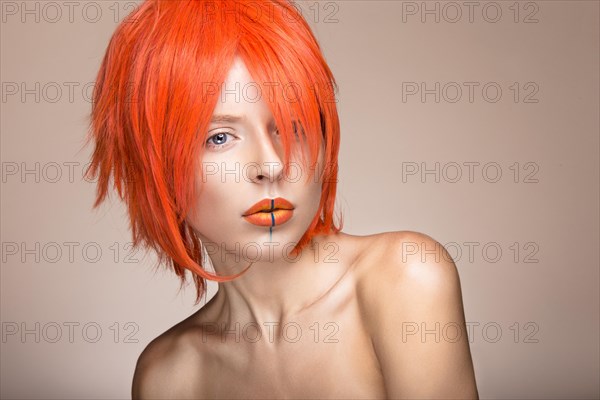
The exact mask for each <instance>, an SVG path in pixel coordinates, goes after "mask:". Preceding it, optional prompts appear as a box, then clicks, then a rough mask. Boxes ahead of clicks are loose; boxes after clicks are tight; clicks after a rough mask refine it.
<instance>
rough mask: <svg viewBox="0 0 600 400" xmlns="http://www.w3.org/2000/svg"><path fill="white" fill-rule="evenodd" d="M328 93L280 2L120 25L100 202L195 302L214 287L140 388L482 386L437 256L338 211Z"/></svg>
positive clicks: (151, 391) (157, 391)
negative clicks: (109, 205) (344, 219)
mask: <svg viewBox="0 0 600 400" xmlns="http://www.w3.org/2000/svg"><path fill="white" fill-rule="evenodd" d="M333 88H335V80H334V78H333V75H332V74H331V71H330V70H329V68H328V66H327V64H326V62H325V60H324V59H323V56H322V54H321V51H320V48H319V46H318V44H317V42H316V40H315V38H314V36H313V34H312V32H311V30H310V28H309V26H308V25H307V24H306V22H305V21H304V19H303V18H302V16H301V15H300V14H299V13H298V11H297V10H296V9H295V8H294V7H293V6H292V5H290V4H289V3H288V2H286V1H285V0H274V1H258V2H257V1H252V2H250V1H234V0H226V1H197V0H185V1H184V0H178V1H162V0H161V1H158V0H148V1H146V2H144V3H142V5H141V6H140V8H139V9H137V10H136V11H135V12H134V13H132V14H131V15H130V16H129V17H128V18H127V19H126V20H125V21H124V22H123V23H122V24H121V25H120V26H119V28H118V29H117V31H116V32H115V34H114V35H113V38H112V39H111V42H110V44H109V47H108V50H107V52H106V55H105V58H104V60H103V62H102V66H101V68H100V72H99V74H98V79H97V85H96V89H95V92H94V105H93V109H92V129H91V135H90V140H93V141H94V142H95V150H94V154H93V158H92V163H91V166H90V170H89V171H88V173H89V175H91V176H92V177H95V176H98V177H99V180H98V196H97V201H96V206H97V205H99V204H100V203H101V202H102V201H103V200H104V199H105V197H106V195H107V193H108V186H109V181H110V178H111V177H112V178H113V180H114V185H115V187H116V189H117V191H118V193H119V195H120V196H121V198H122V199H124V201H125V202H126V203H127V205H128V210H129V215H130V219H131V226H132V233H133V238H134V243H135V245H136V246H145V247H147V248H152V249H154V250H155V251H156V252H157V254H158V255H159V256H160V260H162V261H164V262H165V264H166V265H167V266H168V267H170V268H172V269H173V270H174V272H175V273H176V274H177V275H178V276H180V278H181V281H182V285H183V283H184V282H185V276H186V271H191V273H192V276H193V278H194V282H195V284H196V288H197V301H199V299H200V297H201V296H202V295H203V294H205V292H206V290H205V289H206V281H205V279H213V280H216V281H218V282H219V288H218V292H217V293H216V295H215V296H214V297H213V298H212V299H211V300H210V301H209V302H208V303H206V304H205V305H204V306H203V307H202V308H201V309H200V310H198V311H197V312H196V313H194V314H193V315H191V316H190V317H189V318H187V319H185V320H184V321H182V322H180V323H178V324H177V325H175V326H173V327H172V328H171V329H169V330H167V331H166V332H164V333H163V334H161V335H160V336H159V337H157V338H156V339H154V340H153V341H152V342H151V343H150V344H149V345H148V346H147V347H146V349H145V350H144V351H143V353H142V354H141V355H140V357H139V360H138V362H137V366H136V370H135V374H134V378H133V388H132V396H133V398H177V399H179V398H369V399H372V398H440V397H441V398H477V397H478V393H477V388H476V384H475V378H474V372H473V365H472V361H471V356H470V351H469V345H468V338H467V335H466V330H465V329H464V311H463V306H462V299H461V290H460V281H459V277H458V273H457V270H456V267H455V265H454V263H453V262H452V259H451V257H450V256H449V255H448V253H447V252H446V251H445V249H444V248H443V247H442V246H440V245H439V243H437V242H436V241H435V240H433V239H432V238H430V237H428V236H426V235H424V234H420V233H417V232H409V231H402V232H387V233H381V234H376V235H370V236H353V235H349V234H345V233H343V232H341V223H340V224H339V225H336V223H335V222H334V218H333V208H334V202H335V194H336V182H337V155H338V148H339V122H338V117H337V110H336V102H335V97H334V95H333ZM433 253H434V254H433ZM209 270H214V273H213V272H210V271H209Z"/></svg>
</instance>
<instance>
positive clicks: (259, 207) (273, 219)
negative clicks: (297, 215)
mask: <svg viewBox="0 0 600 400" xmlns="http://www.w3.org/2000/svg"><path fill="white" fill-rule="evenodd" d="M293 215H294V206H293V204H292V203H290V202H289V201H287V200H286V199H284V198H282V197H277V198H275V199H263V200H261V201H259V202H258V203H256V204H254V205H253V206H252V207H250V208H249V209H248V210H246V212H245V213H244V214H243V215H242V216H243V217H244V219H245V220H246V221H248V222H250V223H251V224H254V225H259V226H275V225H281V224H283V223H286V222H287V221H289V220H290V218H292V216H293Z"/></svg>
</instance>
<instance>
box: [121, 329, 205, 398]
mask: <svg viewBox="0 0 600 400" xmlns="http://www.w3.org/2000/svg"><path fill="white" fill-rule="evenodd" d="M197 337H199V334H198V332H197V328H193V327H190V326H189V325H184V324H182V323H179V324H177V325H175V326H174V327H172V328H171V329H169V330H167V331H166V332H164V333H162V334H161V335H160V336H158V337H157V338H155V339H154V340H152V341H151V342H150V343H149V344H148V345H147V346H146V348H145V349H144V351H143V352H142V353H141V354H140V356H139V358H138V360H137V363H136V367H135V373H134V376H133V382H132V389H131V390H132V399H158V398H179V399H185V398H198V393H201V390H202V387H203V385H202V382H201V377H202V376H203V374H202V369H203V368H202V361H203V357H202V355H201V352H202V351H201V348H200V346H199V345H198V340H197Z"/></svg>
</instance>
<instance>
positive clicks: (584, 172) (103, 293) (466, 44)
mask: <svg viewBox="0 0 600 400" xmlns="http://www.w3.org/2000/svg"><path fill="white" fill-rule="evenodd" d="M72 3H74V4H75V6H74V9H73V15H72V20H70V18H71V16H69V8H68V6H67V5H66V4H65V3H63V2H56V3H54V4H56V5H58V8H59V9H60V10H61V12H62V15H58V14H56V11H57V10H56V7H55V9H52V8H48V6H47V5H46V4H47V3H44V2H41V3H40V2H34V1H28V2H10V1H2V3H1V5H2V28H1V36H2V38H1V46H2V49H1V57H2V60H1V67H2V72H1V80H2V85H3V86H2V95H3V98H2V102H1V106H2V113H1V114H2V115H1V133H2V143H1V147H2V197H1V200H2V210H1V211H2V215H1V219H2V230H1V233H2V268H1V290H2V297H1V300H2V306H1V312H2V315H1V320H2V342H1V346H2V349H1V354H2V360H1V395H2V397H3V398H127V397H129V393H130V384H131V377H132V373H133V369H134V365H135V361H136V359H137V356H138V355H139V353H140V352H141V351H142V349H143V348H144V347H145V345H146V344H147V343H148V342H149V341H150V340H151V339H153V338H154V337H156V336H157V335H158V334H160V333H161V332H163V331H164V330H165V329H167V328H168V327H170V326H172V325H173V324H175V323H176V322H179V321H180V320H181V319H183V318H185V317H187V316H188V315H190V314H191V313H192V312H194V311H195V310H196V309H197V308H194V307H192V302H193V297H194V296H193V290H192V288H191V287H190V288H189V289H188V290H186V291H185V292H182V293H181V294H180V295H179V296H178V295H177V287H178V281H177V280H176V279H175V277H174V276H170V275H168V274H167V273H164V272H162V271H161V272H159V273H157V274H154V273H153V272H152V271H151V269H150V265H151V256H148V257H145V258H144V257H143V256H142V254H141V253H137V254H134V255H133V256H132V257H131V258H130V259H127V257H126V256H127V255H128V251H127V250H128V248H127V242H128V241H129V240H130V236H129V231H128V227H127V222H126V219H125V213H124V209H123V207H122V205H121V204H119V203H118V202H116V201H114V202H113V203H112V205H110V206H109V205H107V206H105V207H103V208H102V209H101V210H100V211H99V212H98V213H93V212H91V211H90V209H91V204H92V201H93V195H94V185H93V184H91V183H88V182H85V181H82V180H81V172H82V170H83V167H84V164H85V163H86V162H87V160H88V156H89V153H90V151H91V149H86V150H84V151H82V152H80V153H78V152H77V151H78V149H79V147H80V146H81V144H82V139H83V136H84V133H85V130H86V127H87V119H86V118H87V114H88V112H89V110H90V103H89V94H90V93H91V90H90V88H89V84H93V80H94V79H95V74H96V71H97V69H98V67H99V64H100V61H101V57H102V56H103V54H104V50H105V48H106V45H107V44H108V40H109V38H110V36H111V35H112V32H113V31H114V29H115V27H116V25H117V22H118V21H119V20H120V19H122V17H123V16H124V15H125V14H126V13H127V12H129V11H130V10H131V8H129V7H130V6H132V5H134V4H135V3H129V2H116V1H97V2H72ZM91 3H93V4H91ZM488 3H490V2H475V3H474V4H475V6H474V9H473V11H474V13H473V16H472V17H473V21H472V22H469V14H468V11H469V9H468V8H467V6H465V5H464V3H463V2H456V3H445V2H441V3H437V2H432V1H429V2H427V3H422V2H401V1H338V2H321V3H315V2H312V1H311V2H302V5H303V10H304V13H305V14H304V15H305V16H306V18H307V19H309V20H310V23H311V25H312V26H313V27H314V30H315V33H316V35H317V37H318V39H319V40H320V43H321V45H322V48H323V51H324V53H325V56H326V58H327V60H328V62H329V64H330V66H331V68H332V70H333V72H334V74H335V76H336V78H337V80H338V83H339V86H340V91H339V94H338V98H339V110H340V118H341V122H342V146H341V154H340V190H339V204H340V205H341V206H342V209H343V212H344V215H345V219H346V226H345V231H346V232H348V233H353V234H359V235H366V234H371V233H377V232H383V231H394V230H406V229H408V230H417V231H420V232H425V233H427V234H429V235H431V236H432V237H434V238H435V239H437V240H438V241H440V242H441V243H442V244H445V245H447V247H448V248H449V250H450V252H451V254H452V255H453V256H455V259H456V263H457V266H458V268H459V271H460V275H461V281H462V289H463V295H464V302H465V312H466V318H467V321H469V322H471V323H472V326H473V327H474V331H473V334H472V336H471V340H472V343H471V349H472V352H473V358H474V363H475V370H476V376H477V381H478V386H479V392H480V395H481V397H482V398H598V396H599V395H600V393H599V387H598V385H599V383H598V376H599V372H600V371H599V357H600V354H599V325H598V324H599V321H598V315H599V311H600V310H599V273H598V272H599V254H598V253H599V251H598V247H599V246H598V243H599V237H598V235H599V215H598V212H599V199H598V195H599V187H598V185H599V183H598V182H599V176H598V175H599V126H598V121H599V100H598V94H599V81H598V71H599V60H598V54H599V43H598V40H599V23H598V19H599V6H598V2H597V1H535V2H520V3H517V4H516V6H515V3H514V2H513V1H509V2H504V1H498V2H495V3H493V4H488ZM456 5H458V6H459V7H460V8H461V11H462V15H461V17H460V18H455V17H456V7H455V6H456ZM309 6H310V7H312V8H309ZM15 7H16V10H15ZM36 7H37V9H38V10H39V11H35V10H36ZM415 7H416V8H417V10H416V14H412V13H411V11H415ZM423 7H427V8H428V9H434V8H435V7H439V10H440V21H439V22H435V20H434V19H435V15H433V14H425V15H421V14H422V11H423ZM25 8H27V9H30V10H34V11H33V13H32V14H27V13H26V12H25V11H26V10H25ZM484 9H485V14H484V13H483V10H484ZM497 9H500V10H501V12H502V14H501V16H500V18H499V20H498V21H497V22H491V20H493V19H494V18H495V15H496V14H495V11H496V10H497ZM97 10H100V14H97V13H96V11H97ZM515 10H518V11H519V14H518V16H517V15H516V14H515ZM317 11H318V13H317ZM36 16H37V17H39V21H36V20H35V18H36ZM422 16H423V17H425V22H422V20H421V17H422ZM515 18H517V22H515ZM95 19H97V21H95V22H94V20H95ZM452 19H457V20H456V21H455V22H452V21H451V20H452ZM526 19H527V20H529V21H531V20H532V19H537V22H529V23H526V22H525V21H524V20H526ZM53 21H54V22H53ZM411 82H413V83H416V84H417V87H418V86H419V85H420V84H421V83H425V84H426V86H427V87H428V88H434V86H435V83H436V82H439V83H440V95H441V98H440V101H439V103H436V102H435V101H434V94H429V95H427V96H426V97H425V101H424V102H423V101H421V99H420V97H419V96H418V95H412V96H409V95H407V97H406V99H405V101H403V85H404V88H405V89H406V87H407V85H408V86H410V85H411ZM452 82H455V84H452ZM465 82H476V84H478V85H479V86H477V87H476V88H475V89H476V90H475V92H474V97H473V101H472V102H471V101H469V98H468V91H467V89H468V87H467V86H465V84H464V83H465ZM515 82H516V85H515ZM38 83H39V88H38V89H36V85H37V84H38ZM448 83H450V84H449V85H448ZM21 84H24V85H26V86H24V87H21ZM86 84H88V87H87V89H88V90H85V85H86ZM486 84H488V87H489V91H488V92H487V94H488V96H494V95H495V92H494V90H493V89H494V87H500V88H501V90H502V97H501V98H500V99H499V100H498V101H497V102H492V101H491V98H490V97H488V98H487V99H486V98H484V97H483V95H482V90H481V89H482V87H483V86H484V85H486ZM444 85H446V89H445V90H444V89H443V88H444ZM457 85H458V86H460V87H462V89H463V96H462V98H461V99H460V100H458V101H456V102H454V103H453V102H451V101H450V100H452V98H454V97H455V95H456V91H455V89H456V86H457ZM474 85H475V84H474ZM69 87H72V88H73V95H72V97H71V98H70V96H69V94H70V93H69ZM511 87H512V89H511ZM15 88H17V90H18V91H17V92H16V94H13V93H14V92H15V90H14V89H15ZM57 88H60V89H61V92H58V91H57ZM517 88H519V93H518V96H517V98H516V99H515V91H516V89H517ZM23 89H26V90H27V89H28V90H30V92H29V94H25V95H24V98H22V97H21V94H23ZM536 90H537V92H536V93H535V94H532V92H534V91H536ZM404 93H405V94H406V91H404ZM36 95H37V96H39V99H37V101H36V98H35V97H36ZM528 95H529V97H527V96H528ZM526 99H527V100H529V101H532V100H537V102H525V100H526ZM515 100H516V101H515ZM436 163H438V164H437V165H439V171H440V179H439V182H436V180H435V176H434V175H433V174H429V175H425V176H424V177H421V176H420V174H417V175H407V176H405V178H404V179H403V171H404V172H406V171H408V169H407V168H410V167H412V166H415V165H416V166H418V167H419V170H422V169H423V168H427V169H434V168H435V166H436ZM465 163H479V164H465ZM515 163H518V164H515ZM36 165H37V167H36ZM457 165H458V166H460V167H461V169H460V172H461V173H462V177H461V178H460V179H458V181H457V182H454V183H453V182H452V180H453V178H454V177H455V176H456V173H457V169H456V166H457ZM468 165H474V166H475V167H474V175H473V179H472V181H471V180H470V179H469V176H468V173H469V169H468ZM484 166H486V169H485V171H486V172H485V174H482V171H483V167H484ZM36 168H37V169H38V173H36V172H31V173H25V174H24V175H22V173H23V172H26V170H32V171H35V170H36ZM498 170H499V171H500V172H501V174H502V175H501V177H500V179H499V180H498V181H497V182H495V183H494V182H492V181H493V180H494V177H495V175H496V173H497V171H498ZM516 172H519V173H518V174H516ZM57 173H58V174H60V175H59V176H57ZM70 173H72V176H70ZM36 174H37V175H36ZM71 178H72V179H71ZM536 180H537V182H536ZM69 243H74V244H69ZM36 246H37V247H36ZM69 248H72V249H73V250H74V251H73V254H72V255H71V254H69ZM470 248H472V249H473V253H472V254H469V249H470ZM97 249H100V251H101V254H99V255H97V254H96V251H97ZM57 250H60V251H61V253H58V252H57ZM498 250H500V251H501V254H500V257H499V259H498V258H497V251H498ZM458 251H461V252H462V254H461V255H460V257H458V254H459V253H458ZM36 257H38V258H39V259H38V260H36ZM531 261H537V262H531ZM214 288H215V286H214V285H212V284H211V292H210V293H211V294H212V293H214ZM36 324H38V325H36ZM477 324H478V325H477ZM69 327H71V328H72V332H71V334H70V331H69ZM57 328H58V329H57ZM14 329H18V331H17V332H16V334H11V332H13V331H14ZM24 329H25V330H28V332H29V333H26V334H25V335H23V336H22V335H21V333H23V330H24ZM59 329H60V330H59ZM98 329H100V331H98ZM498 330H499V331H498ZM498 332H501V336H497V333H498ZM57 334H58V335H57ZM36 336H37V337H36Z"/></svg>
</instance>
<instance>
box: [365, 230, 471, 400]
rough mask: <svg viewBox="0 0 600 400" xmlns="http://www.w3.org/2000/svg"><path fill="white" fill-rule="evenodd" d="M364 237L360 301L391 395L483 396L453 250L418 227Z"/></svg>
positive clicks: (414, 396)
mask: <svg viewBox="0 0 600 400" xmlns="http://www.w3.org/2000/svg"><path fill="white" fill-rule="evenodd" d="M364 241H366V242H365V247H364V248H361V256H360V260H361V261H360V263H358V265H357V266H356V267H355V270H356V275H357V279H356V289H357V301H358V304H359V307H360V311H361V316H362V318H363V321H364V324H365V327H366V328H367V331H368V332H369V334H370V336H371V340H372V342H373V347H374V350H375V353H376V355H377V358H378V360H379V362H380V365H381V369H382V373H383V376H384V379H385V382H386V389H387V390H388V393H387V394H388V397H393V398H397V397H400V398H439V397H443V398H478V393H477V387H476V383H475V375H474V368H473V364H472V359H471V354H470V349H469V344H468V337H467V331H466V326H465V316H464V309H463V302H462V294H461V287H460V279H459V274H458V271H457V268H456V265H455V264H454V261H453V260H452V257H451V256H450V254H449V253H448V252H447V250H446V249H445V248H444V247H443V246H442V245H441V244H440V243H439V242H438V241H436V240H435V239H433V238H432V237H430V236H428V235H426V234H423V233H419V232H414V231H400V232H386V233H383V234H379V235H374V236H371V237H365V238H364ZM425 377H427V378H425Z"/></svg>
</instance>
